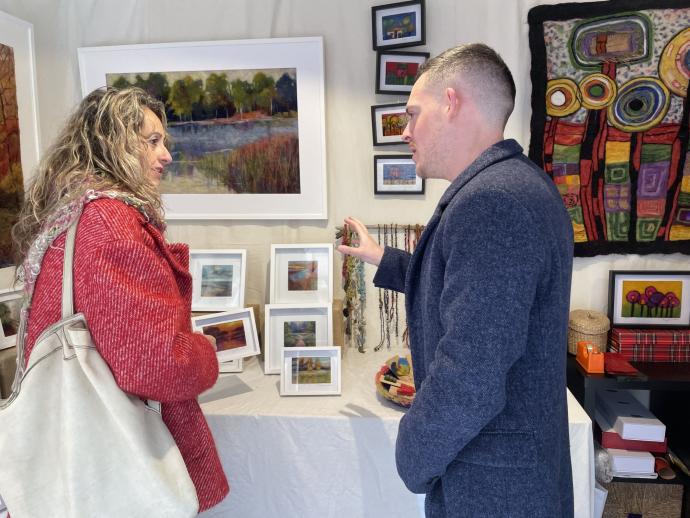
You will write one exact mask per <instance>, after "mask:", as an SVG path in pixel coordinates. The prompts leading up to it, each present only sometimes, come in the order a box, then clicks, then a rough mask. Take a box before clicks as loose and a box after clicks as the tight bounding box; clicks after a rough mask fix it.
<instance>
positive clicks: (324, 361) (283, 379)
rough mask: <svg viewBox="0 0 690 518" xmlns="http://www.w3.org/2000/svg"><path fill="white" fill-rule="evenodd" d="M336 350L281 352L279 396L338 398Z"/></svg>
mask: <svg viewBox="0 0 690 518" xmlns="http://www.w3.org/2000/svg"><path fill="white" fill-rule="evenodd" d="M340 378H341V368H340V347H292V348H287V349H283V362H282V369H281V371H280V395H281V396H326V395H340V390H341V381H340Z"/></svg>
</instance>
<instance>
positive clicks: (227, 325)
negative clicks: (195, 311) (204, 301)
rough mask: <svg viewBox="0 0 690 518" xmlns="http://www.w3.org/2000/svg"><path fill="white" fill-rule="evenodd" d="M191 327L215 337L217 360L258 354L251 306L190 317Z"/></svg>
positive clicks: (222, 360) (228, 359)
mask: <svg viewBox="0 0 690 518" xmlns="http://www.w3.org/2000/svg"><path fill="white" fill-rule="evenodd" d="M192 327H193V328H194V330H195V331H199V332H201V333H203V334H205V335H210V336H213V337H214V338H215V339H216V350H217V353H216V354H217V355H218V361H219V362H227V361H230V360H237V359H239V358H246V357H248V356H254V355H256V354H259V353H260V352H261V351H260V350H259V338H258V335H257V333H256V321H255V320H254V312H253V311H252V309H251V308H241V309H233V310H232V311H224V312H222V313H212V314H210V315H205V316H201V317H194V318H192Z"/></svg>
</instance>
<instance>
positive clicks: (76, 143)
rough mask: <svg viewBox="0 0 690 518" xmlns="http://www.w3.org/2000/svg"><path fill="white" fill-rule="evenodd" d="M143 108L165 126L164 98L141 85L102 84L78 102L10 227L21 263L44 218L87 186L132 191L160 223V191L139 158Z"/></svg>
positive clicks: (81, 194) (143, 144)
mask: <svg viewBox="0 0 690 518" xmlns="http://www.w3.org/2000/svg"><path fill="white" fill-rule="evenodd" d="M146 108H148V109H150V110H151V111H153V113H155V114H156V115H157V116H158V118H159V119H160V120H161V122H162V123H163V127H164V128H166V124H167V121H166V117H165V107H164V106H163V103H161V102H160V101H158V100H157V99H155V98H153V97H151V96H150V95H149V94H147V93H146V92H145V91H144V90H142V89H140V88H125V89H121V90H118V89H116V88H101V89H98V90H95V91H93V92H91V93H90V94H89V95H88V96H86V97H85V98H84V100H83V101H82V102H81V103H80V104H79V105H78V106H77V108H76V110H75V111H74V113H73V114H72V115H71V116H70V118H69V119H68V121H67V124H66V125H65V127H64V128H63V129H62V131H61V132H60V134H59V135H58V137H57V139H56V140H55V142H54V143H53V145H52V146H51V147H50V148H49V149H48V151H47V152H46V153H45V154H44V156H43V158H42V160H41V162H40V164H39V165H38V167H37V169H36V174H35V176H34V179H33V181H32V183H31V186H30V187H29V189H28V190H27V192H26V194H25V197H24V205H23V207H22V210H21V211H20V213H19V218H18V222H17V224H16V225H15V226H14V227H13V228H12V237H13V239H14V241H15V244H16V246H17V256H18V259H19V261H20V262H21V261H23V260H24V258H25V257H26V254H27V252H28V250H29V247H30V246H31V244H32V243H33V241H34V239H35V238H36V237H37V236H38V234H39V232H40V231H41V228H42V226H43V224H44V223H45V221H46V220H47V219H48V217H49V216H50V215H51V214H53V213H54V212H55V211H56V210H57V209H58V208H59V207H61V206H63V205H66V204H68V203H70V202H72V201H74V200H75V199H78V198H80V197H81V196H83V195H84V193H85V192H86V191H87V190H89V189H93V190H96V191H105V190H114V191H120V192H123V193H126V194H130V195H133V196H134V197H136V198H138V199H139V200H140V201H141V202H142V205H143V208H144V210H145V211H146V213H147V214H148V216H149V217H150V218H151V219H152V220H153V221H154V222H156V223H157V224H158V225H159V226H161V227H162V226H163V207H162V204H161V198H160V193H159V191H158V188H157V187H156V186H155V185H154V184H153V183H152V182H151V181H150V179H149V177H148V174H147V173H146V171H147V168H148V166H147V165H146V164H145V162H144V149H145V146H146V143H145V141H144V139H143V137H142V136H141V130H142V126H143V124H144V111H145V109H146Z"/></svg>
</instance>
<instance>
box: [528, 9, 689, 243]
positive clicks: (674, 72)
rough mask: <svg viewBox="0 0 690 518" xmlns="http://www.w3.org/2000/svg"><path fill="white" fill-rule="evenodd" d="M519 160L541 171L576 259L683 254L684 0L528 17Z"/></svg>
mask: <svg viewBox="0 0 690 518" xmlns="http://www.w3.org/2000/svg"><path fill="white" fill-rule="evenodd" d="M528 20H529V26H530V48H531V52H532V71H531V78H532V122H531V135H532V136H531V142H530V158H531V159H532V160H534V161H535V162H536V163H537V164H539V165H540V166H542V167H543V168H544V170H545V171H546V172H547V173H548V174H549V175H550V176H551V178H552V179H553V181H554V183H555V184H556V186H557V187H558V190H559V192H560V194H561V196H562V198H563V202H564V204H565V206H566V208H567V209H568V213H569V214H570V218H571V220H572V224H573V230H574V235H575V255H576V256H594V255H599V254H611V253H639V254H650V253H674V252H681V253H685V254H690V157H688V118H689V110H690V105H689V102H688V95H687V91H688V78H690V1H687V0H680V1H669V0H653V1H650V0H625V1H623V0H611V1H609V2H591V3H578V4H575V3H568V4H559V5H553V6H538V7H535V8H533V9H532V10H530V13H529V17H528Z"/></svg>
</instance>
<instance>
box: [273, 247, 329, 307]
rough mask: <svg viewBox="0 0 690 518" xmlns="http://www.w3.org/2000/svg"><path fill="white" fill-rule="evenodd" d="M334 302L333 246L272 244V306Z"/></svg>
mask: <svg viewBox="0 0 690 518" xmlns="http://www.w3.org/2000/svg"><path fill="white" fill-rule="evenodd" d="M332 301H333V245H332V244H330V243H317V244H282V245H280V244H274V245H271V272H270V303H271V304H325V303H328V302H332Z"/></svg>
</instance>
